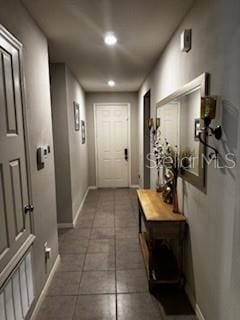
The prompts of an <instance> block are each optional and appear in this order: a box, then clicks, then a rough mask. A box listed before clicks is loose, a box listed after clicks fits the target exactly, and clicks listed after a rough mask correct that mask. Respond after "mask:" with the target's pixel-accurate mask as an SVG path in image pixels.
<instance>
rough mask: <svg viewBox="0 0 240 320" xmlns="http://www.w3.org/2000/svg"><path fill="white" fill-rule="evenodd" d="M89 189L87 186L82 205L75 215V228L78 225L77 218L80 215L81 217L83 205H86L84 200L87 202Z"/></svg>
mask: <svg viewBox="0 0 240 320" xmlns="http://www.w3.org/2000/svg"><path fill="white" fill-rule="evenodd" d="M88 191H89V188H87V190H86V192H85V194H84V196H83V199H82V201H81V204H80V207H79V208H78V211H77V214H76V216H75V218H74V220H73V227H74V228H75V226H76V223H77V219H78V217H79V215H80V212H81V210H82V207H83V205H84V202H85V200H86V198H87V195H88Z"/></svg>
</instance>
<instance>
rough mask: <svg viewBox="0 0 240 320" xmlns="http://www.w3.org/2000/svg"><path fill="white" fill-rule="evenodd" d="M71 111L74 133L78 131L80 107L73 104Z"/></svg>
mask: <svg viewBox="0 0 240 320" xmlns="http://www.w3.org/2000/svg"><path fill="white" fill-rule="evenodd" d="M73 110H74V128H75V131H79V130H80V106H79V104H78V103H77V102H75V101H74V102H73Z"/></svg>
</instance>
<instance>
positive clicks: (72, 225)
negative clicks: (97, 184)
mask: <svg viewBox="0 0 240 320" xmlns="http://www.w3.org/2000/svg"><path fill="white" fill-rule="evenodd" d="M89 189H90V187H88V188H87V191H86V192H85V195H84V197H83V199H82V201H81V204H80V207H79V208H78V211H77V214H76V216H75V218H74V220H73V222H70V223H58V229H67V228H75V226H76V223H77V219H78V217H79V215H80V212H81V210H82V207H83V205H84V202H85V200H86V198H87V195H88V191H89Z"/></svg>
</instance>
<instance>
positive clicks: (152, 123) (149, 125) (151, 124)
mask: <svg viewBox="0 0 240 320" xmlns="http://www.w3.org/2000/svg"><path fill="white" fill-rule="evenodd" d="M153 127H154V122H153V118H149V119H148V129H149V131H150V130H151V129H152V128H153Z"/></svg>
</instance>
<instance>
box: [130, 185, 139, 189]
mask: <svg viewBox="0 0 240 320" xmlns="http://www.w3.org/2000/svg"><path fill="white" fill-rule="evenodd" d="M130 188H133V189H139V188H140V186H139V185H138V184H131V185H130Z"/></svg>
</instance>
